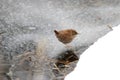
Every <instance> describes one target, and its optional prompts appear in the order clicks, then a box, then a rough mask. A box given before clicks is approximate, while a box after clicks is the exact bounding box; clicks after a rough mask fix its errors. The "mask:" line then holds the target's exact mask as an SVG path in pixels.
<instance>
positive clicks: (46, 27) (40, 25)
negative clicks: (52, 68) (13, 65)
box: [0, 0, 120, 80]
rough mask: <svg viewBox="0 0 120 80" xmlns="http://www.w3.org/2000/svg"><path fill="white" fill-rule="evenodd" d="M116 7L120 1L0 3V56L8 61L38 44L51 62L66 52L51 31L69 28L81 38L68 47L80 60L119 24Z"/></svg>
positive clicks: (119, 12)
mask: <svg viewBox="0 0 120 80" xmlns="http://www.w3.org/2000/svg"><path fill="white" fill-rule="evenodd" d="M119 6H120V0H101V1H100V0H26V1H24V0H0V33H1V32H5V33H4V34H2V35H1V36H0V39H1V40H0V41H1V46H0V54H2V55H5V60H6V61H7V60H8V61H11V60H12V57H13V56H15V55H18V54H22V53H24V52H26V51H29V52H31V51H35V48H36V46H35V45H37V44H38V43H40V45H44V48H45V49H44V53H45V54H46V55H47V56H49V57H50V58H53V57H55V56H57V55H58V54H60V53H61V52H64V51H66V50H67V48H66V47H65V45H63V44H62V43H60V42H59V41H58V40H57V39H56V37H55V35H54V32H53V30H54V29H56V30H61V29H68V28H72V29H75V30H77V32H79V33H80V35H78V36H77V37H76V38H75V39H74V40H73V42H72V43H70V45H71V46H72V48H73V49H74V50H75V51H76V53H77V54H76V55H78V56H80V54H82V53H83V51H84V50H85V49H87V48H88V47H89V46H90V45H91V44H93V43H94V42H95V41H96V40H97V39H98V38H99V37H102V36H103V35H105V34H106V33H108V32H109V31H111V27H114V26H115V25H118V24H119V23H120V20H119V19H120V8H119ZM74 65H75V64H74ZM72 66H73V65H72ZM70 71H71V70H69V71H68V72H67V73H69V72H70ZM43 77H44V76H43ZM45 80H48V79H45Z"/></svg>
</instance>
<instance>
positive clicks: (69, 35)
mask: <svg viewBox="0 0 120 80" xmlns="http://www.w3.org/2000/svg"><path fill="white" fill-rule="evenodd" d="M54 33H55V36H56V37H57V39H58V40H59V41H60V42H62V43H63V44H65V45H66V44H68V43H70V42H72V41H73V39H74V38H75V37H76V35H77V34H78V32H77V31H76V30H74V29H65V30H60V31H57V30H54Z"/></svg>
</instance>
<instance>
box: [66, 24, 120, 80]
mask: <svg viewBox="0 0 120 80" xmlns="http://www.w3.org/2000/svg"><path fill="white" fill-rule="evenodd" d="M65 80H120V25H119V26H118V27H115V28H113V31H111V32H109V33H108V34H107V35H105V36H104V37H102V38H100V39H98V41H97V42H95V43H94V44H93V45H92V46H90V47H89V48H88V49H87V50H86V51H85V52H84V53H83V54H82V55H81V57H80V60H79V62H78V64H77V67H76V68H75V70H74V71H73V72H71V73H70V74H69V75H68V76H67V77H66V78H65Z"/></svg>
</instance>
